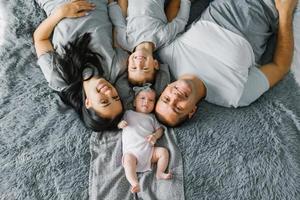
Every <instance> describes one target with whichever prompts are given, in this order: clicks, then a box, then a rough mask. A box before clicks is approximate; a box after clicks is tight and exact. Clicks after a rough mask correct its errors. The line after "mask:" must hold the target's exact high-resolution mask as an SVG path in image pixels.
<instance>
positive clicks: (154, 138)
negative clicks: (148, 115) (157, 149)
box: [146, 127, 164, 145]
mask: <svg viewBox="0 0 300 200" xmlns="http://www.w3.org/2000/svg"><path fill="white" fill-rule="evenodd" d="M163 133H164V129H163V128H162V127H160V128H158V129H157V130H156V131H155V132H154V133H152V134H151V135H148V136H147V137H146V140H147V141H148V142H149V143H151V144H152V145H154V144H155V143H156V141H157V140H158V139H159V138H161V136H162V135H163Z"/></svg>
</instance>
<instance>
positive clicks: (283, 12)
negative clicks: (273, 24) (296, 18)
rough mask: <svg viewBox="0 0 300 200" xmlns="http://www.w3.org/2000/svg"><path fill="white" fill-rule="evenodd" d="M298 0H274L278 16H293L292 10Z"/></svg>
mask: <svg viewBox="0 0 300 200" xmlns="http://www.w3.org/2000/svg"><path fill="white" fill-rule="evenodd" d="M297 3H298V0H275V6H276V9H277V10H278V13H279V18H280V17H284V18H285V17H288V18H289V19H290V18H291V17H292V16H293V12H294V10H295V8H296V6H297Z"/></svg>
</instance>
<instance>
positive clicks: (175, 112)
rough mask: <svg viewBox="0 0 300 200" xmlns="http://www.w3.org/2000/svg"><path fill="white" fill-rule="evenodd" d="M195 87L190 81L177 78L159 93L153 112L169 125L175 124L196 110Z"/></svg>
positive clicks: (190, 115)
mask: <svg viewBox="0 0 300 200" xmlns="http://www.w3.org/2000/svg"><path fill="white" fill-rule="evenodd" d="M195 90H196V88H195V87H194V85H193V83H192V81H190V80H186V79H180V80H177V81H175V82H173V83H171V84H169V85H168V86H167V87H166V88H165V90H164V91H163V93H162V94H161V95H160V97H159V99H158V101H157V104H156V107H155V112H156V114H157V115H158V116H161V117H162V118H164V120H163V121H165V122H166V123H167V125H169V126H175V125H177V124H178V123H179V122H180V119H182V118H190V117H192V115H193V114H194V112H195V111H196V108H197V107H196V103H197V96H196V91H195Z"/></svg>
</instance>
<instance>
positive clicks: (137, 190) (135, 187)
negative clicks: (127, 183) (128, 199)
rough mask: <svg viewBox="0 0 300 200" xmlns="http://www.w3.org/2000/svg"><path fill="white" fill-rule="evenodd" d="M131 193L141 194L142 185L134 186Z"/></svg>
mask: <svg viewBox="0 0 300 200" xmlns="http://www.w3.org/2000/svg"><path fill="white" fill-rule="evenodd" d="M130 191H131V192H132V193H137V192H139V191H140V185H139V184H138V183H136V184H133V185H132V186H131V189H130Z"/></svg>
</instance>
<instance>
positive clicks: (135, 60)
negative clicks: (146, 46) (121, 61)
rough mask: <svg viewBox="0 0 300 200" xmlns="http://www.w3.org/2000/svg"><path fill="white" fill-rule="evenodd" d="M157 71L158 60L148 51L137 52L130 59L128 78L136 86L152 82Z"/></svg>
mask: <svg viewBox="0 0 300 200" xmlns="http://www.w3.org/2000/svg"><path fill="white" fill-rule="evenodd" d="M157 69H158V62H157V60H155V59H154V58H153V56H152V54H150V53H148V52H146V51H143V50H137V51H135V52H133V53H132V54H131V55H130V56H129V58H128V78H129V82H131V83H132V84H134V85H138V84H143V83H147V82H152V81H153V79H154V75H155V70H157Z"/></svg>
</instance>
